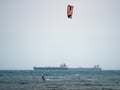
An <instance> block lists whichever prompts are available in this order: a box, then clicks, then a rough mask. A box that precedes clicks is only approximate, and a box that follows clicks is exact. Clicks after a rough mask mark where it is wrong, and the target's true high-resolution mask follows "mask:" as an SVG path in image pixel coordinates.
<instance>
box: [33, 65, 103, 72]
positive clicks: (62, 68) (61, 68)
mask: <svg viewBox="0 0 120 90" xmlns="http://www.w3.org/2000/svg"><path fill="white" fill-rule="evenodd" d="M33 69H34V70H58V71H59V70H77V71H101V70H102V69H101V68H100V67H99V65H95V66H94V67H91V68H82V67H80V68H68V67H67V66H66V64H61V65H60V66H59V67H33Z"/></svg>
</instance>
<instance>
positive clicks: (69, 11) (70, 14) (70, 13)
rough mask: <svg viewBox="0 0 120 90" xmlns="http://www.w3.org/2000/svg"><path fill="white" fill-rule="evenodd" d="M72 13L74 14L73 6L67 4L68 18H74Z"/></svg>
mask: <svg viewBox="0 0 120 90" xmlns="http://www.w3.org/2000/svg"><path fill="white" fill-rule="evenodd" d="M72 14H73V6H71V5H68V6H67V16H68V18H72Z"/></svg>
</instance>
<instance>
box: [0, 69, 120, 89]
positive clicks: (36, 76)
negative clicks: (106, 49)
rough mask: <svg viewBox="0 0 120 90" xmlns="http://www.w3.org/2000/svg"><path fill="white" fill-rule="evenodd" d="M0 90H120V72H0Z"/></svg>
mask: <svg viewBox="0 0 120 90" xmlns="http://www.w3.org/2000/svg"><path fill="white" fill-rule="evenodd" d="M43 75H44V77H45V81H43V80H42V78H41V77H42V76H43ZM0 90H120V70H102V71H77V70H61V71H36V70H0Z"/></svg>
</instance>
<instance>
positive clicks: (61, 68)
mask: <svg viewBox="0 0 120 90" xmlns="http://www.w3.org/2000/svg"><path fill="white" fill-rule="evenodd" d="M33 69H34V70H67V69H68V68H67V66H66V64H61V65H60V66H59V67H33Z"/></svg>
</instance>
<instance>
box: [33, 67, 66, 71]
mask: <svg viewBox="0 0 120 90" xmlns="http://www.w3.org/2000/svg"><path fill="white" fill-rule="evenodd" d="M33 69H34V70H68V68H61V67H33Z"/></svg>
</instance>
